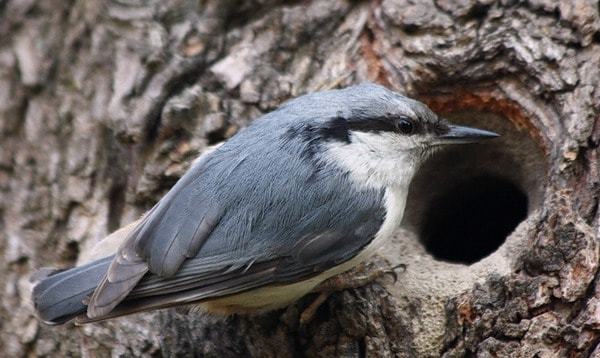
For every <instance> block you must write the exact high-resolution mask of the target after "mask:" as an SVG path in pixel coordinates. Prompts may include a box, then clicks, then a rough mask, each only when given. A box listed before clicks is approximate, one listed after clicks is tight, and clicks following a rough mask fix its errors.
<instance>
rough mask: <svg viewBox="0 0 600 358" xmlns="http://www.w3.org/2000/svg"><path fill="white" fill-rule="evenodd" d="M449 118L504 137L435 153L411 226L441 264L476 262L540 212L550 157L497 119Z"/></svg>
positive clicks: (416, 194)
mask: <svg viewBox="0 0 600 358" xmlns="http://www.w3.org/2000/svg"><path fill="white" fill-rule="evenodd" d="M447 117H448V118H449V119H450V121H452V122H454V123H458V124H463V125H469V126H474V127H478V128H482V129H487V130H492V131H495V132H497V133H499V134H501V137H500V138H498V139H494V140H490V141H487V142H484V143H480V144H468V145H455V146H448V147H446V148H444V149H443V150H441V151H440V152H438V153H436V154H434V155H433V156H432V157H431V158H430V159H429V160H428V161H427V162H426V163H424V164H423V166H422V167H421V169H420V170H419V172H418V173H417V175H416V176H415V178H414V180H413V182H412V184H411V189H410V193H409V196H408V201H407V205H406V215H405V218H404V223H403V224H404V226H405V227H406V228H407V229H409V230H411V231H413V232H414V233H415V234H416V235H417V237H418V239H419V241H420V243H421V244H422V246H423V247H424V249H425V250H426V251H427V253H428V254H430V255H432V256H433V257H434V258H435V259H437V260H440V261H446V262H453V263H463V264H472V263H475V262H478V261H480V260H481V259H483V258H485V257H487V256H489V255H490V254H492V253H494V252H495V251H496V250H498V248H499V247H501V246H502V244H503V243H504V242H505V239H506V238H507V237H508V236H509V235H510V234H511V233H512V232H513V231H514V229H515V228H516V227H517V226H518V225H519V223H521V222H522V221H523V220H525V219H526V218H527V216H528V215H529V214H530V213H531V212H532V211H533V210H535V209H537V208H538V207H539V205H540V203H541V201H542V195H543V189H544V184H545V177H546V175H545V173H546V165H545V159H544V158H545V156H544V152H543V151H542V150H541V148H540V147H539V145H538V144H537V142H536V141H535V140H533V139H532V138H531V136H530V135H529V133H528V132H527V131H526V130H525V129H522V128H518V127H516V126H514V125H513V124H512V122H510V121H509V120H508V119H507V118H504V117H502V116H499V115H497V114H494V113H486V112H481V111H460V112H455V113H452V114H449V115H447Z"/></svg>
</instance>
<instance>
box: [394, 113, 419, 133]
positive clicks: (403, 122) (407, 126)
mask: <svg viewBox="0 0 600 358" xmlns="http://www.w3.org/2000/svg"><path fill="white" fill-rule="evenodd" d="M396 126H397V127H398V130H399V131H400V132H401V133H402V134H411V133H412V132H413V131H414V130H415V124H414V123H413V121H412V120H411V119H410V118H408V117H400V119H399V120H398V122H397V123H396Z"/></svg>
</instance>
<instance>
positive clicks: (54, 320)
mask: <svg viewBox="0 0 600 358" xmlns="http://www.w3.org/2000/svg"><path fill="white" fill-rule="evenodd" d="M111 260H112V256H111V257H105V258H103V259H100V260H97V261H93V262H90V263H88V264H86V265H82V266H77V267H73V268H71V269H68V270H65V271H56V270H50V269H41V270H39V271H38V272H36V273H35V274H34V275H33V276H32V280H33V281H34V286H33V290H32V295H31V296H32V297H31V299H32V301H33V304H34V307H35V309H36V311H37V314H38V316H39V317H40V318H41V319H42V320H43V321H44V322H46V323H47V324H50V325H57V324H63V323H65V322H68V321H70V320H71V319H73V318H75V317H76V316H78V315H80V314H82V313H84V312H85V311H86V309H87V305H86V304H85V301H86V300H87V298H88V297H89V296H90V295H91V294H92V292H93V291H94V289H95V288H96V286H98V284H99V283H100V281H101V280H102V278H103V276H104V274H106V271H107V270H108V266H109V265H110V262H111Z"/></svg>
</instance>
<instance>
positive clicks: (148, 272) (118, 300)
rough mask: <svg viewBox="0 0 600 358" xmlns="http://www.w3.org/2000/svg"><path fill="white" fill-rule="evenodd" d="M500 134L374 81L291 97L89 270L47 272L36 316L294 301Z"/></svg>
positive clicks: (384, 234) (378, 243) (77, 318)
mask: <svg viewBox="0 0 600 358" xmlns="http://www.w3.org/2000/svg"><path fill="white" fill-rule="evenodd" d="M497 136H498V134H496V133H494V132H490V131H487V130H483V129H478V128H472V127H465V126H459V125H455V124H451V123H450V122H449V121H448V120H446V119H444V118H443V117H441V116H439V115H437V114H436V113H434V112H433V111H432V110H431V109H429V108H428V107H427V106H426V105H425V104H423V103H421V102H419V101H417V100H415V99H411V98H409V97H407V96H405V95H403V94H400V93H397V92H394V91H392V90H390V89H387V88H385V87H383V86H381V85H378V84H374V83H370V82H366V83H361V84H358V85H353V86H349V87H346V88H343V89H330V90H325V91H318V92H313V93H309V94H305V95H303V96H299V97H297V98H295V99H291V100H288V101H286V102H284V103H283V104H282V105H281V106H280V107H279V108H277V109H275V110H273V111H272V112H270V113H267V114H265V115H263V116H262V117H260V118H258V119H256V120H254V121H252V123H251V124H250V125H249V126H247V127H246V128H244V129H242V130H240V131H239V132H238V133H237V134H236V135H234V136H232V137H231V138H230V139H228V140H227V141H226V142H224V143H223V144H222V145H220V146H219V147H218V148H216V149H214V150H213V151H212V152H210V153H208V154H205V155H202V156H200V157H199V158H198V159H197V160H195V161H194V163H193V164H192V165H191V167H190V169H189V170H188V171H187V172H186V173H185V174H184V175H183V176H182V177H181V178H180V179H179V180H178V181H177V183H176V184H175V185H174V186H173V187H172V188H171V189H170V190H169V191H168V192H167V194H165V195H164V197H162V198H161V199H160V200H159V201H158V203H157V204H156V205H155V206H154V207H152V208H151V209H150V210H149V211H148V212H147V213H146V214H144V215H143V216H142V217H141V218H140V219H139V220H138V221H136V222H134V223H132V224H130V225H128V226H127V227H125V228H123V229H121V230H119V231H117V232H116V233H115V234H113V235H111V236H109V237H108V238H107V239H106V240H104V241H103V242H100V244H99V247H100V249H98V250H97V252H98V253H97V255H96V256H95V257H91V258H90V259H89V260H88V262H87V263H84V264H80V265H77V266H75V267H73V268H70V269H66V270H62V271H60V270H54V269H41V270H40V271H38V273H36V274H35V275H34V278H33V280H34V281H35V282H34V286H33V289H32V297H31V299H32V302H33V305H34V308H35V310H36V314H37V316H38V317H39V318H40V319H41V320H42V321H44V322H45V323H47V324H50V325H57V324H63V323H66V322H70V321H74V322H75V323H79V324H83V323H90V322H96V321H101V320H105V319H109V318H114V317H119V316H123V315H128V314H132V313H137V312H141V311H147V310H153V309H161V308H167V307H173V306H177V305H187V304H191V305H194V306H196V307H199V308H200V309H202V310H204V311H206V312H208V313H211V314H215V315H231V314H237V313H240V314H252V313H256V312H258V313H260V312H266V311H271V310H275V309H278V308H282V307H285V306H287V305H290V304H292V303H293V302H295V301H296V300H298V299H299V298H301V297H303V296H304V295H306V294H307V293H309V292H311V291H312V290H313V289H315V288H316V287H317V286H318V285H319V284H321V283H323V282H324V281H326V280H327V279H329V278H331V277H334V276H336V275H339V274H341V273H344V272H346V271H348V270H350V269H352V268H353V267H355V266H357V265H358V264H359V263H361V262H364V261H365V260H366V259H368V258H369V257H371V256H372V255H373V254H374V253H375V251H376V250H377V249H378V248H380V247H382V246H383V245H385V243H386V241H387V240H389V239H390V238H391V237H392V235H393V233H394V231H395V230H396V229H397V228H398V226H399V224H400V222H401V219H402V216H403V213H404V207H405V203H406V198H407V194H408V191H409V184H410V182H411V179H412V178H413V176H414V175H415V173H416V172H417V170H418V168H419V167H420V165H421V164H422V163H423V162H424V161H425V160H426V159H427V158H428V157H430V156H431V155H432V154H433V153H434V152H436V151H437V150H438V149H440V148H442V147H444V146H446V145H453V144H462V143H474V142H479V141H481V140H484V139H490V138H495V137H497ZM432 185H435V183H432Z"/></svg>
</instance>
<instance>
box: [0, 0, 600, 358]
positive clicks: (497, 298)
mask: <svg viewBox="0 0 600 358" xmlns="http://www.w3.org/2000/svg"><path fill="white" fill-rule="evenodd" d="M364 80H370V81H375V82H379V83H382V84H384V85H386V86H388V87H390V88H392V89H395V90H398V91H401V92H405V93H407V94H408V95H410V96H413V97H416V98H419V99H421V100H423V101H425V102H426V103H428V104H429V105H430V106H431V107H432V108H433V109H434V110H436V111H438V112H439V113H441V114H444V115H448V116H450V117H452V116H453V115H454V116H457V115H459V114H461V113H463V114H464V113H466V116H467V117H469V116H471V117H474V119H473V120H472V121H474V122H477V120H478V118H475V117H478V115H477V114H482V116H483V117H486V116H487V117H486V118H488V117H489V118H492V117H493V118H492V119H489V121H488V122H493V123H496V124H495V125H497V126H500V127H502V128H505V129H506V131H507V133H509V134H508V135H507V139H506V140H505V142H501V143H503V144H504V146H501V145H497V146H496V147H495V149H494V150H495V151H498V152H494V153H495V154H494V155H496V154H498V155H501V154H502V153H505V152H503V151H504V150H506V153H507V154H506V155H507V157H510V158H511V160H513V161H516V162H518V163H521V164H523V168H522V169H518V168H517V169H514V167H513V168H505V167H500V168H501V169H502V170H499V171H498V173H496V172H494V173H495V174H494V173H492V174H493V175H504V174H506V175H507V178H508V179H507V180H514V181H515V182H518V183H520V184H522V191H523V192H524V193H526V194H527V195H528V198H529V203H530V206H529V209H528V211H527V217H526V218H525V219H524V220H523V221H522V222H521V223H520V224H519V225H518V226H517V228H516V230H515V231H514V232H512V234H510V235H509V236H508V238H507V239H506V241H504V243H503V244H501V245H499V247H498V248H497V249H496V250H494V251H493V252H492V253H491V254H490V255H489V256H488V257H486V258H483V257H481V259H482V260H481V261H479V262H472V263H470V264H461V263H452V264H451V263H447V262H445V260H443V259H439V257H437V258H436V256H435V255H433V254H431V253H430V252H428V250H427V245H425V244H424V243H423V240H422V238H420V237H419V233H418V232H412V231H411V230H410V229H407V230H401V231H399V233H398V235H397V238H396V240H395V241H394V242H393V243H392V244H391V245H390V246H388V247H386V248H385V250H384V251H383V252H382V253H381V255H382V256H384V257H385V258H386V259H387V260H388V261H389V262H390V264H392V265H394V264H398V263H402V264H405V265H406V268H405V270H404V271H403V272H399V273H398V277H397V280H396V281H395V282H391V281H390V280H383V281H381V282H376V283H373V284H371V285H368V286H365V287H362V288H359V289H354V290H346V291H343V292H338V293H335V294H333V295H332V296H331V297H330V298H329V299H328V300H327V301H326V302H325V304H324V305H323V306H322V307H321V308H320V309H319V310H318V314H317V315H316V317H315V318H314V319H313V321H311V322H310V323H308V324H307V325H305V326H302V325H300V324H299V315H300V313H301V312H302V310H303V309H304V308H305V307H306V306H307V305H308V304H309V303H310V300H311V297H307V298H305V299H303V300H301V301H300V302H298V303H297V304H295V305H293V306H291V307H288V308H286V309H283V310H280V311H276V312H271V313H267V314H264V315H259V316H255V317H230V318H227V319H217V318H213V317H210V316H206V315H204V314H202V313H197V312H188V310H187V309H184V308H181V309H171V310H163V311H157V312H153V313H148V314H140V315H135V316H131V317H126V318H121V319H116V320H113V321H109V322H105V323H99V324H92V325H87V326H83V327H75V326H72V325H67V326H63V327H47V326H45V325H43V324H41V323H39V321H38V320H37V319H36V318H35V317H34V315H33V309H32V307H31V303H30V301H29V283H28V277H29V275H30V274H31V272H32V271H33V270H35V269H36V268H39V267H42V266H59V267H68V266H70V265H73V264H74V263H75V261H76V259H77V257H78V255H79V254H80V253H81V252H83V251H85V250H86V249H88V248H89V247H90V246H92V245H93V244H94V243H95V242H97V241H98V240H99V239H101V238H102V237H104V236H106V235H107V234H108V233H110V232H112V231H114V230H115V229H117V228H119V227H120V226H123V225H125V224H127V223H129V222H132V221H133V220H135V219H136V218H137V217H139V215H140V214H141V213H143V212H144V211H145V210H147V209H148V208H150V207H151V206H152V204H153V203H155V202H156V201H157V200H158V199H159V198H160V197H161V196H162V195H163V194H164V193H165V192H166V191H167V190H168V189H169V187H170V186H172V185H173V184H174V183H175V181H176V180H177V179H178V178H179V177H180V176H181V175H182V174H183V173H184V172H185V170H186V169H187V167H188V166H189V164H190V163H191V161H192V160H193V159H194V158H195V157H196V156H197V155H198V153H201V152H202V151H203V150H204V149H205V148H206V147H207V146H209V145H211V144H215V143H218V142H221V141H223V140H225V139H227V138H229V137H230V136H232V135H233V134H234V133H235V132H236V131H237V130H238V129H240V128H243V127H244V126H246V125H247V124H248V123H249V122H250V121H251V120H252V119H254V118H257V117H258V116H259V115H260V114H262V113H265V112H268V111H269V110H272V109H273V108H275V107H276V106H277V105H279V104H280V103H281V102H282V101H284V100H286V99H288V98H291V97H294V96H297V95H300V94H303V93H306V92H310V91H315V90H319V89H322V88H331V87H336V86H345V85H349V84H352V83H357V82H361V81H364ZM599 83H600V9H599V7H598V3H597V1H593V0H574V1H572V0H559V1H555V0H528V1H512V0H461V1H458V0H452V1H451V0H423V1H417V0H383V1H375V2H361V1H342V0H334V1H309V2H300V1H288V2H282V1H275V0H255V1H232V0H228V1H212V0H206V1H191V0H190V1H185V0H172V1H158V0H149V1H112V2H101V1H64V0H46V1H37V2H36V1H30V0H4V1H2V0H0V143H1V147H0V236H1V239H0V254H1V255H2V260H1V261H2V262H1V264H0V287H3V290H0V291H1V292H0V298H1V302H2V303H1V305H0V315H1V316H2V319H1V320H0V351H2V352H5V354H4V355H7V356H31V355H54V356H67V355H69V356H132V355H133V356H142V355H143V356H145V355H148V356H190V355H194V356H216V357H228V356H261V357H262V356H271V357H274V356H277V357H286V356H298V355H300V356H302V355H307V356H322V357H329V356H365V355H366V356H369V357H371V356H382V357H388V356H401V357H413V356H423V357H429V356H431V357H435V356H446V357H459V356H465V355H472V354H476V355H478V356H482V357H488V356H490V357H491V356H522V357H533V356H543V357H551V356H570V357H580V356H581V357H584V356H588V355H590V354H592V353H593V354H596V355H600V345H599V343H600V283H599V279H598V262H599V261H598V260H599V255H600V243H599V241H598V240H599V236H600V224H599V220H600V217H599V215H600V213H599V210H598V202H599V197H600V195H599V191H600V166H599V161H598V157H599V149H598V146H599V144H600V87H599ZM486 123H487V122H486ZM498 123H500V124H498ZM492 127H493V125H492ZM513 135H514V136H513ZM511 138H512V139H511ZM523 142H527V143H530V144H527V145H528V146H527V145H524V146H522V147H521V146H519V145H518V144H517V143H523ZM511 148H513V149H511ZM519 148H521V149H519ZM482 152H484V150H482ZM536 153H537V154H536ZM482 155H483V154H482ZM531 156H532V157H534V159H531V158H530V157H531ZM453 158H455V157H453ZM494 158H499V157H494ZM488 159H489V158H488ZM448 160H453V159H448ZM474 160H475V159H474ZM432 163H433V162H432ZM528 163H534V164H535V165H528ZM440 165H442V164H440ZM431 166H432V168H433V169H435V168H434V166H435V164H431ZM519 168H520V167H519ZM433 169H432V170H433ZM509 172H510V173H509ZM512 173H516V174H515V177H514V178H513V177H511V175H512ZM509 174H510V175H509ZM517 174H518V178H517ZM423 175H425V174H423ZM457 178H458V177H457ZM457 180H458V179H457ZM428 182H429V181H428ZM434 184H435V182H434ZM417 186H418V185H417V184H415V187H417ZM425 191H427V190H423V192H425ZM419 192H420V191H419V190H417V189H415V193H419ZM414 195H415V196H416V195H418V194H414ZM419 198H420V197H417V199H414V201H415V202H418V201H419V200H418V199H419ZM423 200H424V199H423ZM431 200H434V199H431ZM434 202H435V201H434ZM417 206H418V205H417V204H414V206H413V207H414V208H415V209H414V211H413V212H414V213H415V214H414V215H417V213H424V214H422V215H425V216H427V215H428V214H427V210H426V209H423V208H422V209H419V208H417ZM419 215H420V214H419ZM407 220H408V221H410V222H409V223H408V224H411V223H412V224H413V226H414V227H419V225H421V226H422V225H423V223H424V222H425V223H427V221H426V217H421V218H416V219H414V220H413V219H407ZM408 227H409V228H410V225H409V226H408ZM417 231H418V230H417ZM481 240H486V237H481Z"/></svg>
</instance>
